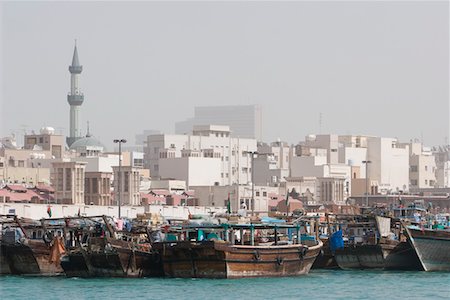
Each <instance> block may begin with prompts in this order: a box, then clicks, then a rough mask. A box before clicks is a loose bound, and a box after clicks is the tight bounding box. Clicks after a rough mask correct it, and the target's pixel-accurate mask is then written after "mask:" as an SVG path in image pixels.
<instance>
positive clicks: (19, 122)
mask: <svg viewBox="0 0 450 300" xmlns="http://www.w3.org/2000/svg"><path fill="white" fill-rule="evenodd" d="M1 5H2V16H3V18H2V19H3V22H2V41H3V43H2V48H1V50H2V68H1V69H2V74H1V75H2V83H3V89H2V101H1V104H2V105H1V106H2V110H1V116H2V118H1V125H0V126H1V128H0V129H1V130H0V132H1V134H2V136H6V135H9V134H10V133H11V132H12V131H15V132H16V133H19V132H20V130H22V129H23V125H26V126H27V129H28V131H31V130H35V131H37V130H39V128H41V127H43V126H53V127H55V128H56V129H57V132H60V130H63V134H64V135H66V136H68V132H69V106H68V104H67V101H66V95H67V91H68V90H69V82H70V74H69V73H68V72H67V66H68V65H69V64H70V62H71V58H72V53H73V40H74V39H75V38H77V39H78V51H79V56H80V61H81V62H82V64H83V65H84V68H85V70H84V71H83V74H82V75H81V86H82V87H83V92H84V94H85V97H86V99H85V103H84V104H83V107H82V108H81V111H80V117H81V119H80V124H81V126H80V127H81V129H82V132H86V129H87V128H86V123H87V121H89V122H90V124H91V132H92V133H93V134H94V135H95V136H96V137H98V138H99V139H100V140H101V141H102V142H104V143H105V144H106V145H107V146H108V147H109V148H111V146H112V139H113V138H116V137H118V136H119V137H125V138H128V139H133V138H134V136H135V134H138V133H139V132H142V131H143V130H145V129H156V130H160V131H162V132H165V133H170V132H173V131H174V125H175V123H176V122H179V121H182V120H185V119H187V118H189V117H191V116H192V114H193V111H194V107H195V106H212V105H223V104H229V105H236V104H243V105H245V104H258V105H261V106H262V111H263V140H264V141H268V142H270V141H274V140H276V139H278V138H280V139H282V140H286V141H288V142H289V143H296V142H298V141H300V140H303V138H304V136H305V135H307V134H310V133H337V134H367V135H378V136H389V137H397V138H399V139H400V140H401V141H405V142H406V141H409V140H410V139H413V138H418V139H423V141H424V143H425V144H427V145H440V144H444V142H445V139H446V138H448V130H449V129H448V119H449V118H448V116H449V109H448V108H449V105H448V99H449V97H448V82H449V80H448V79H449V78H448V65H449V62H448V3H445V2H438V3H332V4H330V3H327V4H326V5H324V4H321V3H307V2H297V3H277V4H275V3H182V4H180V3H177V4H176V5H175V3H173V4H171V3H155V2H150V3H134V4H133V5H128V4H127V5H125V6H124V5H121V4H120V3H101V4H100V3H64V4H59V3H58V4H55V3H39V2H38V3H2V4H1ZM50 7H51V8H52V9H51V10H49V8H50ZM87 8H89V9H88V10H87ZM69 10H70V16H69V17H68V15H69V14H68V13H67V11H69ZM50 11H51V14H50ZM100 12H102V13H101V14H100ZM120 14H123V15H124V18H122V19H123V20H126V22H116V23H114V22H113V21H114V20H116V19H117V17H118V15H120ZM400 15H401V19H400V18H398V17H399V16H400ZM281 16H283V17H284V18H283V19H281V18H280V17H281ZM269 17H271V18H272V19H273V22H266V20H267V18H269ZM229 18H234V19H235V21H236V24H234V25H233V24H230V22H229ZM122 19H121V20H122ZM364 19H367V21H364ZM374 20H382V22H379V23H377V22H374ZM355 23H358V24H360V26H359V27H358V28H355V27H354V24H355ZM54 25H57V26H54ZM225 25H226V26H225ZM444 25H445V26H444ZM242 28H244V29H245V30H242ZM294 36H298V37H299V40H297V39H296V38H292V37H294ZM400 37H401V39H400ZM23 86H26V88H23ZM361 99H364V100H361ZM24 108H26V109H24ZM443 108H445V109H443ZM155 111H156V112H155ZM54 112H56V113H54ZM100 112H101V113H100ZM168 116H169V117H168ZM319 120H320V121H319ZM117 124H120V126H117ZM320 124H321V125H320ZM443 128H444V129H443ZM19 142H21V141H19Z"/></svg>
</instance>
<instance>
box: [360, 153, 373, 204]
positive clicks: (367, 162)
mask: <svg viewBox="0 0 450 300" xmlns="http://www.w3.org/2000/svg"><path fill="white" fill-rule="evenodd" d="M362 163H363V164H365V165H366V207H368V206H369V192H368V191H369V164H370V163H372V161H370V160H363V161H362Z"/></svg>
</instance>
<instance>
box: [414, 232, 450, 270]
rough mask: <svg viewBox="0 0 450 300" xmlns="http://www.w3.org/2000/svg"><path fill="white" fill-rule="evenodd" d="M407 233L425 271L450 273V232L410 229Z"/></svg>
mask: <svg viewBox="0 0 450 300" xmlns="http://www.w3.org/2000/svg"><path fill="white" fill-rule="evenodd" d="M407 233H408V235H409V241H410V243H411V245H412V247H413V248H414V250H415V252H416V253H417V256H418V257H419V259H420V262H421V264H422V266H423V269H424V270H425V271H450V231H448V230H429V229H424V230H420V229H413V228H408V229H407Z"/></svg>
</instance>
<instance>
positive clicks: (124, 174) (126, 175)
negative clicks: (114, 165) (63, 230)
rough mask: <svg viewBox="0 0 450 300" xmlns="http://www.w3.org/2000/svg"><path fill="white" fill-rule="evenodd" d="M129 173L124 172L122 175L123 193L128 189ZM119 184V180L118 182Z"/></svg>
mask: <svg viewBox="0 0 450 300" xmlns="http://www.w3.org/2000/svg"><path fill="white" fill-rule="evenodd" d="M129 175H130V173H129V172H124V173H123V176H124V183H123V191H124V192H125V193H127V192H128V191H129V189H130V178H129ZM119 184H120V182H119Z"/></svg>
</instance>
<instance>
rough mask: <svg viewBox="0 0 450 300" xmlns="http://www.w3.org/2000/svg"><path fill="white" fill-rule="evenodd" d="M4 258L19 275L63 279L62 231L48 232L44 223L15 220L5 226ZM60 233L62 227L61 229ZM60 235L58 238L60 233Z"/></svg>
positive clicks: (14, 272) (3, 238)
mask: <svg viewBox="0 0 450 300" xmlns="http://www.w3.org/2000/svg"><path fill="white" fill-rule="evenodd" d="M2 225H3V232H2V243H1V248H2V255H3V259H4V261H6V263H7V264H8V267H9V271H10V273H11V274H15V275H44V276H56V275H62V274H63V270H62V268H61V266H60V264H59V258H60V256H61V254H62V253H63V252H64V244H63V241H62V239H61V235H62V230H56V228H52V229H51V230H50V229H49V230H47V229H46V227H45V226H44V225H43V223H42V221H33V220H23V219H18V218H17V217H15V218H14V219H13V220H12V221H5V222H3V224H2ZM58 229H60V227H58ZM57 232H58V234H55V233H57Z"/></svg>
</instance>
